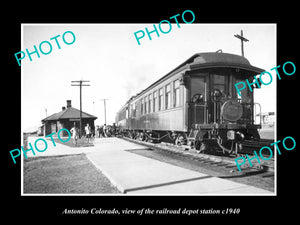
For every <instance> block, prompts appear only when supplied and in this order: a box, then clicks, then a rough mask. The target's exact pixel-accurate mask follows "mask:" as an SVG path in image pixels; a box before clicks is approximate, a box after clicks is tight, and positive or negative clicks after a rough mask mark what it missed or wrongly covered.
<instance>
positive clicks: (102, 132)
mask: <svg viewBox="0 0 300 225" xmlns="http://www.w3.org/2000/svg"><path fill="white" fill-rule="evenodd" d="M84 131H85V134H84V135H83V136H85V137H86V139H87V143H89V142H90V139H91V138H92V137H99V138H101V137H111V136H113V135H115V134H116V131H117V128H116V125H115V123H114V124H113V126H106V124H104V125H103V126H96V129H95V131H92V129H91V126H90V125H89V124H88V123H87V124H86V126H85V127H84ZM70 132H71V134H72V139H73V141H74V144H75V145H77V142H78V139H79V138H80V137H79V135H80V134H79V133H80V132H79V128H77V127H76V123H75V122H74V125H73V127H72V128H71V130H70Z"/></svg>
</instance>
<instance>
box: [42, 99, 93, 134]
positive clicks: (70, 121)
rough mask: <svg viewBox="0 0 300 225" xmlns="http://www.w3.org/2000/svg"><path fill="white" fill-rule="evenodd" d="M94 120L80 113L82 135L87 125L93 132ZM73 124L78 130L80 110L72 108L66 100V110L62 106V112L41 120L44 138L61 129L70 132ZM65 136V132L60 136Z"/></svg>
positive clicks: (89, 115) (86, 114) (91, 116)
mask: <svg viewBox="0 0 300 225" xmlns="http://www.w3.org/2000/svg"><path fill="white" fill-rule="evenodd" d="M96 119H97V117H96V116H93V115H91V114H88V113H86V112H82V132H83V133H84V127H85V126H86V124H87V123H88V124H89V125H90V127H91V129H92V131H95V125H94V121H95V120H96ZM74 122H75V123H76V127H77V128H78V129H79V124H80V110H79V109H75V108H73V107H72V105H71V100H67V108H66V107H64V106H63V107H62V111H60V112H58V113H54V114H52V115H51V116H48V117H46V118H45V119H43V120H42V123H43V126H44V129H43V132H44V136H46V135H48V134H51V133H57V132H58V131H59V130H60V129H62V128H66V129H68V130H70V129H71V128H72V127H73V125H74ZM67 135H68V134H67V132H65V131H63V134H62V136H67Z"/></svg>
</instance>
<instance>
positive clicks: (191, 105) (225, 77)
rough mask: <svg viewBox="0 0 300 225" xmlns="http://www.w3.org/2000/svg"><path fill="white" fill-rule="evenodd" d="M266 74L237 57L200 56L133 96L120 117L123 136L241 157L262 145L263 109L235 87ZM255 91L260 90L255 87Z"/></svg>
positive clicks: (246, 89) (118, 124)
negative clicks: (247, 146)
mask: <svg viewBox="0 0 300 225" xmlns="http://www.w3.org/2000/svg"><path fill="white" fill-rule="evenodd" d="M264 71H265V70H263V69H261V68H258V67H255V66H252V65H251V64H250V62H249V60H248V59H246V58H245V57H243V56H240V55H235V54H231V53H223V52H222V51H217V52H204V53H196V54H194V55H192V56H191V57H190V58H188V59H187V60H186V61H184V62H183V63H181V64H180V65H179V66H177V67H176V68H175V69H173V70H172V71H170V72H169V73H167V74H166V75H164V76H162V77H161V78H160V79H159V80H157V81H156V82H154V83H152V84H151V85H150V86H148V87H146V88H145V89H144V90H142V91H141V92H140V93H138V94H136V95H135V96H132V97H131V98H130V99H129V100H128V101H127V102H126V104H125V105H123V107H122V108H121V109H120V110H119V111H118V112H117V114H116V125H117V127H118V130H119V133H120V134H122V135H124V136H126V137H129V138H132V139H139V140H141V141H148V142H154V143H156V142H162V141H164V142H172V143H174V144H175V145H179V146H180V145H184V146H189V147H190V148H192V149H196V150H197V151H198V153H201V152H204V153H205V152H208V151H219V152H221V153H223V154H236V155H237V154H238V152H240V151H241V150H242V149H243V142H244V141H246V140H248V141H259V140H260V135H259V129H261V121H260V120H258V121H257V120H256V118H255V115H256V114H261V105H260V104H259V103H257V102H254V96H253V94H254V92H253V91H250V90H249V88H245V89H243V90H242V91H241V94H240V95H239V94H238V93H237V90H236V88H235V86H234V85H235V84H236V83H238V82H241V81H245V79H248V81H249V82H250V81H253V80H254V76H256V75H258V74H260V73H262V72H264ZM252 88H258V86H256V85H255V83H253V84H252Z"/></svg>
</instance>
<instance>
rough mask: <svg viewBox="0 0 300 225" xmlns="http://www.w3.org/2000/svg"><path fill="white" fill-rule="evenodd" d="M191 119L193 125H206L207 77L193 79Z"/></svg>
mask: <svg viewBox="0 0 300 225" xmlns="http://www.w3.org/2000/svg"><path fill="white" fill-rule="evenodd" d="M190 87H191V89H190V93H191V94H190V118H191V120H190V121H191V125H193V124H203V123H206V121H207V119H206V117H207V116H206V115H207V104H206V90H207V84H206V79H205V77H191V86H190Z"/></svg>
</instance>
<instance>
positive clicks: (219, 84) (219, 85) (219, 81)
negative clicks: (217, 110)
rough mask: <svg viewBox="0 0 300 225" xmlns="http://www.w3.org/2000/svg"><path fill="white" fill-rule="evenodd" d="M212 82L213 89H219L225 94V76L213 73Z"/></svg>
mask: <svg viewBox="0 0 300 225" xmlns="http://www.w3.org/2000/svg"><path fill="white" fill-rule="evenodd" d="M212 83H213V87H212V89H219V90H220V91H221V92H222V94H225V76H223V75H216V74H213V75H212Z"/></svg>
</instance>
